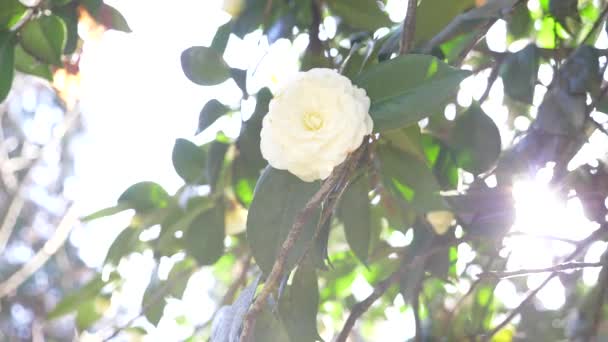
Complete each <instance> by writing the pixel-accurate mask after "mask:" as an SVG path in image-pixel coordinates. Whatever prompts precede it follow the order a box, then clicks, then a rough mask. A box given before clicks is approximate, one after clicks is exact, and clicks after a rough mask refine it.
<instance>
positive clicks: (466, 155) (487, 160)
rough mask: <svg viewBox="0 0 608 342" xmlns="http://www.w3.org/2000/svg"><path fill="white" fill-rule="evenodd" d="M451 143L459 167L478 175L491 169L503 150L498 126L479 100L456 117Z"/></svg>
mask: <svg viewBox="0 0 608 342" xmlns="http://www.w3.org/2000/svg"><path fill="white" fill-rule="evenodd" d="M450 142H451V145H452V147H453V148H454V149H455V150H456V151H457V152H458V153H457V156H456V160H457V162H458V164H459V166H460V167H462V168H463V169H465V170H467V171H469V172H471V173H473V174H475V175H478V174H481V173H483V172H485V171H488V170H490V169H491V168H492V167H493V166H494V165H495V164H496V161H497V160H498V157H499V155H500V151H501V142H500V132H499V131H498V127H496V124H494V121H492V119H491V118H490V117H489V116H487V115H486V114H485V113H484V112H483V110H482V109H481V108H480V107H479V105H477V104H476V103H474V104H473V105H471V107H469V109H468V110H467V111H466V112H464V113H463V114H462V115H460V116H459V117H458V118H456V120H455V123H454V128H453V129H452V133H451V137H450Z"/></svg>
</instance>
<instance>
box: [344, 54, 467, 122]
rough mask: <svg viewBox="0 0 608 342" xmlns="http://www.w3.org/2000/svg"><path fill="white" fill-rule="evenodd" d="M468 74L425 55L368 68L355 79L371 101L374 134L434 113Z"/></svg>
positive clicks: (405, 57)
mask: <svg viewBox="0 0 608 342" xmlns="http://www.w3.org/2000/svg"><path fill="white" fill-rule="evenodd" d="M469 74H470V72H468V71H465V70H459V69H455V68H452V67H451V66H449V65H447V64H445V63H443V62H441V61H439V60H438V59H436V58H434V57H432V56H427V55H406V56H401V57H397V58H395V59H392V60H390V61H388V62H384V63H379V64H377V65H374V66H372V67H370V68H369V69H368V70H366V71H365V72H364V73H362V74H361V75H359V77H357V78H356V79H355V84H357V85H358V86H360V87H362V88H364V89H365V90H366V92H367V95H368V96H369V97H370V99H371V101H372V105H371V108H370V115H371V116H372V119H373V120H374V130H375V131H385V130H389V129H395V128H400V127H404V126H408V125H411V124H414V123H416V122H418V121H419V120H421V119H423V118H425V117H427V116H429V115H431V114H435V113H437V112H443V108H444V106H445V104H446V103H447V102H448V100H449V99H450V98H452V97H453V96H454V95H455V94H456V91H457V90H458V85H459V84H460V81H462V80H463V79H465V78H466V77H467V76H468V75H469Z"/></svg>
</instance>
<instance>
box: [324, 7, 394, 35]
mask: <svg viewBox="0 0 608 342" xmlns="http://www.w3.org/2000/svg"><path fill="white" fill-rule="evenodd" d="M327 5H328V6H329V9H330V10H331V11H332V12H333V13H334V14H335V15H337V16H339V17H340V18H342V19H343V20H344V21H345V22H346V23H347V24H348V25H349V26H351V27H353V28H356V29H361V30H366V31H375V30H377V29H379V28H381V27H390V26H392V25H393V22H392V21H391V20H390V19H389V17H388V15H387V14H386V12H384V11H383V10H381V9H380V7H378V2H377V1H375V0H328V1H327Z"/></svg>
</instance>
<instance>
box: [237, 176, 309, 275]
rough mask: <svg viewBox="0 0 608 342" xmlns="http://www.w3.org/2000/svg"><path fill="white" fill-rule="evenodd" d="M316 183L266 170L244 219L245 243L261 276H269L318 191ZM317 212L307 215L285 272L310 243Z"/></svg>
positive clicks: (289, 256)
mask: <svg viewBox="0 0 608 342" xmlns="http://www.w3.org/2000/svg"><path fill="white" fill-rule="evenodd" d="M319 187H320V186H319V183H318V182H313V183H307V182H303V181H301V180H300V179H299V178H297V177H296V176H294V175H292V174H290V173H289V172H287V171H282V170H276V169H273V168H271V167H267V168H266V169H265V170H264V172H263V173H262V176H261V177H260V179H259V181H258V184H257V186H256V189H255V195H254V197H253V202H252V203H251V207H250V208H249V215H248V217H247V240H248V241H249V245H250V247H251V252H252V255H253V257H254V258H255V261H256V263H257V264H258V266H259V267H260V269H262V271H263V272H264V274H270V270H271V269H272V266H273V265H274V262H275V260H276V256H277V254H278V252H279V250H280V249H281V246H282V244H283V242H284V241H285V238H286V237H287V234H288V233H289V231H290V230H291V228H292V225H293V223H294V219H295V217H296V215H297V214H298V213H299V212H300V210H302V208H304V206H305V205H306V203H307V202H308V200H309V199H310V198H311V197H312V196H313V195H314V194H315V193H316V192H317V191H318V190H319ZM318 217H319V211H318V210H316V211H315V212H314V214H313V215H310V216H309V218H308V221H307V223H306V224H305V225H304V227H303V229H302V234H301V235H300V238H299V239H298V240H297V241H296V242H295V244H294V247H293V248H292V250H291V252H290V254H289V255H288V258H287V262H286V265H285V270H286V272H288V271H289V270H291V269H292V268H293V266H294V264H295V262H296V261H297V260H298V259H299V258H300V257H301V256H302V254H303V253H304V250H305V248H306V246H307V245H308V244H310V243H311V241H312V239H313V236H314V232H315V228H316V226H317V222H318Z"/></svg>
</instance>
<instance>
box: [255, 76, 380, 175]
mask: <svg viewBox="0 0 608 342" xmlns="http://www.w3.org/2000/svg"><path fill="white" fill-rule="evenodd" d="M369 106H370V100H369V98H368V97H367V95H366V94H365V90H363V89H360V88H358V87H356V86H354V85H353V84H352V83H351V81H350V80H349V79H348V78H346V77H344V76H342V75H340V74H339V73H337V72H336V71H334V70H331V69H312V70H310V71H307V72H300V73H298V74H297V76H296V77H295V78H294V79H293V80H291V81H290V82H288V83H287V84H286V85H285V86H284V87H282V89H281V90H279V91H278V92H277V94H276V95H275V97H274V99H273V100H272V101H271V102H270V109H269V111H268V114H267V115H266V116H265V117H264V121H263V125H262V132H261V146H260V148H261V150H262V155H263V156H264V158H265V159H266V160H267V161H268V163H269V164H270V165H271V166H272V167H274V168H276V169H281V170H288V171H289V172H291V173H292V174H294V175H296V176H297V177H299V178H300V179H302V180H303V181H306V182H312V181H314V180H317V179H325V178H327V176H329V174H330V173H331V171H332V170H333V169H334V167H336V166H337V165H339V164H340V163H342V162H343V161H344V160H345V159H346V156H347V155H348V154H349V153H350V152H353V151H354V150H356V149H357V148H358V147H359V146H360V145H361V143H362V142H363V137H364V136H366V135H368V134H370V133H371V132H372V128H373V122H372V118H371V117H370V116H369Z"/></svg>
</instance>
